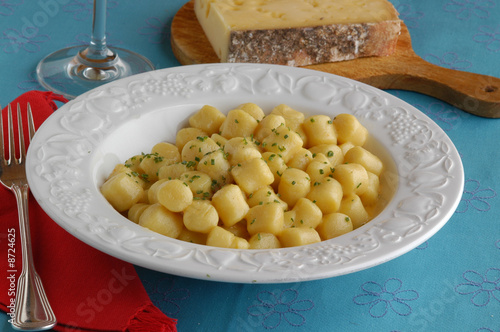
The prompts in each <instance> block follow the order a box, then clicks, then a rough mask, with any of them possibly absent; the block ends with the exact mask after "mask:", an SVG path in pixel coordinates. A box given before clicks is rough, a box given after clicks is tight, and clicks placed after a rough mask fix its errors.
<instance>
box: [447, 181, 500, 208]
mask: <svg viewBox="0 0 500 332" xmlns="http://www.w3.org/2000/svg"><path fill="white" fill-rule="evenodd" d="M480 187H481V184H480V183H479V181H477V180H471V179H469V180H467V181H465V184H464V193H463V195H462V199H461V200H460V204H459V205H458V208H457V210H456V211H455V212H456V213H465V212H467V211H468V210H469V207H473V208H474V209H476V210H478V211H481V212H486V211H489V210H490V208H491V205H490V203H489V202H488V200H489V199H491V198H494V197H496V195H497V193H496V192H495V191H494V190H493V189H490V188H487V189H479V188H480Z"/></svg>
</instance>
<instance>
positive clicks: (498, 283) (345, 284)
mask: <svg viewBox="0 0 500 332" xmlns="http://www.w3.org/2000/svg"><path fill="white" fill-rule="evenodd" d="M185 2H186V0H167V1H161V0H150V1H143V2H138V1H132V0H127V1H114V0H109V1H108V25H107V28H108V29H107V30H108V33H107V36H108V42H109V44H111V45H114V46H119V47H123V48H128V49H131V50H134V51H137V52H139V53H141V54H143V55H144V56H146V57H147V58H149V59H150V60H151V61H152V62H153V63H154V64H155V66H156V67H157V68H166V67H172V66H179V65H180V64H179V62H178V61H177V60H176V58H175V57H174V55H173V53H172V50H171V48H170V24H171V21H172V18H173V16H174V15H175V13H176V12H177V11H178V10H179V8H181V6H182V5H184V3H185ZM392 2H393V4H394V5H395V6H396V8H397V10H398V11H399V12H400V14H401V18H402V19H403V20H404V21H405V23H406V25H407V26H408V28H409V30H410V34H411V36H412V40H413V47H414V49H415V51H416V53H417V54H418V55H420V56H421V57H423V58H424V59H426V60H428V61H430V62H432V63H434V64H437V65H440V66H443V67H447V68H452V69H458V70H464V71H471V72H475V73H481V74H487V75H491V76H495V77H500V1H499V0H392ZM91 20H92V1H88V0H40V1H30V0H0V86H1V89H0V104H2V105H5V104H6V103H8V102H10V101H11V100H13V99H14V98H16V97H17V96H18V95H20V94H21V93H23V92H25V91H28V90H32V89H41V87H40V86H39V85H38V83H37V82H36V80H35V78H34V73H35V67H36V65H37V63H38V61H39V60H40V59H41V58H42V57H44V56H45V55H46V54H48V53H51V52H53V51H55V50H58V49H60V48H63V47H66V46H70V45H77V44H81V43H85V42H87V41H88V40H89V35H90V26H91ZM390 93H392V94H394V95H396V96H397V97H399V98H401V99H403V100H405V101H406V102H408V103H410V104H412V105H413V106H415V107H417V108H418V109H419V110H421V111H422V112H424V113H425V114H427V115H428V116H429V117H431V118H432V119H433V120H434V121H435V122H436V123H437V124H438V125H439V126H441V128H442V129H443V130H444V131H445V132H446V133H447V134H448V135H449V136H450V138H451V139H452V140H453V142H454V144H455V145H456V147H457V149H458V151H459V152H460V154H461V156H462V158H463V164H464V168H465V179H466V182H465V189H464V193H463V198H462V200H461V202H460V205H459V206H458V209H457V210H456V212H455V213H454V214H453V216H452V218H451V219H450V221H449V222H448V223H447V224H446V225H445V226H444V228H442V229H441V230H440V231H439V232H438V233H437V234H436V235H435V236H433V237H432V238H431V239H430V240H428V241H427V242H425V243H424V244H422V245H421V246H419V247H418V248H416V249H414V250H412V251H411V252H409V253H407V254H405V255H403V256H401V257H399V258H397V259H394V260H392V261H390V262H387V263H384V264H382V265H379V266H377V267H374V268H371V269H368V270H365V271H361V272H357V273H353V274H349V275H345V276H342V277H335V278H329V279H324V280H319V281H311V282H301V283H291V284H271V285H244V284H230V283H219V282H209V281H200V280H192V279H188V278H183V277H178V276H174V275H168V274H162V273H157V272H154V271H149V270H146V269H143V268H139V267H137V271H138V273H139V275H140V277H141V279H142V280H143V282H144V285H145V287H146V289H147V290H148V293H149V294H150V296H151V298H152V300H153V301H154V303H155V304H156V305H157V306H158V307H159V308H160V309H161V310H162V311H164V312H165V313H166V314H167V315H169V316H170V317H174V318H177V319H178V329H179V331H387V332H389V331H471V332H473V331H482V332H486V331H492V332H493V331H495V332H498V331H500V204H498V203H499V198H500V197H499V196H498V194H497V191H498V190H500V188H499V186H500V171H499V170H500V155H499V152H498V150H497V149H498V144H499V143H500V122H499V120H495V119H485V118H480V117H476V116H473V115H470V114H467V113H465V112H463V111H461V110H459V109H457V108H454V107H452V106H450V105H449V104H446V103H444V102H442V101H440V100H437V99H434V98H431V97H428V96H425V95H421V94H417V93H412V92H406V91H390ZM0 227H1V226H0ZM0 232H1V233H4V232H6V230H3V229H1V228H0ZM2 259H6V258H5V257H4V258H2ZM0 291H6V290H0ZM0 330H3V331H11V330H12V329H11V327H10V325H9V324H8V323H7V317H6V316H5V315H1V319H0Z"/></svg>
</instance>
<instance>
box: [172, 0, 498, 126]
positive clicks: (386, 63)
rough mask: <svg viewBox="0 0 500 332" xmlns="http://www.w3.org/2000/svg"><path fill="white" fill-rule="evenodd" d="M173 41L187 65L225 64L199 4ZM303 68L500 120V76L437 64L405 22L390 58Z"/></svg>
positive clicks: (187, 11)
mask: <svg viewBox="0 0 500 332" xmlns="http://www.w3.org/2000/svg"><path fill="white" fill-rule="evenodd" d="M171 44H172V49H173V52H174V55H175V56H176V58H177V59H178V60H179V62H180V63H181V64H183V65H190V64H200V63H217V62H220V60H219V58H218V57H217V55H216V54H215V52H214V51H213V49H212V46H211V45H210V42H209V41H208V39H207V38H206V36H205V33H204V32H203V29H202V28H201V26H200V24H199V23H198V20H197V18H196V15H195V13H194V2H193V1H190V2H188V3H186V4H185V5H184V6H183V7H182V8H181V9H180V10H179V11H178V12H177V14H176V15H175V16H174V19H173V21H172V31H171ZM304 68H309V69H314V70H319V71H323V72H327V73H332V74H336V75H340V76H344V77H348V78H351V79H355V80H358V81H360V82H363V83H367V84H370V85H372V86H374V87H377V88H379V89H399V90H409V91H415V92H419V93H423V94H426V95H429V96H432V97H435V98H438V99H441V100H443V101H445V102H448V103H449V104H451V105H453V106H455V107H458V108H460V109H462V110H464V111H466V112H468V113H471V114H474V115H478V116H482V117H487V118H500V79H499V78H496V77H493V76H487V75H480V74H474V73H469V72H464V71H458V70H452V69H447V68H443V67H439V66H436V65H433V64H431V63H429V62H427V61H425V60H423V59H422V58H420V57H419V56H418V55H417V54H415V52H414V51H413V48H412V44H411V37H410V33H409V32H408V28H407V27H406V25H405V24H404V23H403V24H402V29H401V35H400V37H399V40H398V45H397V48H396V52H395V53H394V54H393V55H391V56H388V57H368V58H359V59H355V60H350V61H341V62H334V63H325V64H319V65H312V66H306V67H304Z"/></svg>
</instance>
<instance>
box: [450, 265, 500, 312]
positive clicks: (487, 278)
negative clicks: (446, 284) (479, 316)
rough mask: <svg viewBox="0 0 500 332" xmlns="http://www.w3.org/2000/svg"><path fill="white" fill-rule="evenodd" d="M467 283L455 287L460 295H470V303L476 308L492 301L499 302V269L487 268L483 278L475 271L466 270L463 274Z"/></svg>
mask: <svg viewBox="0 0 500 332" xmlns="http://www.w3.org/2000/svg"><path fill="white" fill-rule="evenodd" d="M463 278H464V279H465V280H466V281H467V282H465V283H462V284H460V285H458V286H457V287H455V291H456V292H457V293H458V294H461V295H472V297H471V299H470V301H471V302H472V304H474V305H475V306H477V307H484V306H485V305H487V304H488V303H490V301H491V300H492V299H495V300H497V301H498V302H500V269H497V268H489V269H488V270H486V272H485V274H484V276H483V275H481V274H479V273H478V272H476V271H472V270H468V271H465V272H464V274H463Z"/></svg>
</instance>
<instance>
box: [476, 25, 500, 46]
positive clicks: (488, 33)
mask: <svg viewBox="0 0 500 332" xmlns="http://www.w3.org/2000/svg"><path fill="white" fill-rule="evenodd" d="M473 39H474V41H475V42H477V43H480V44H486V49H487V50H488V51H491V52H500V25H497V26H496V27H495V26H487V25H483V26H480V27H479V32H478V33H476V34H475V35H474V38H473Z"/></svg>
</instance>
